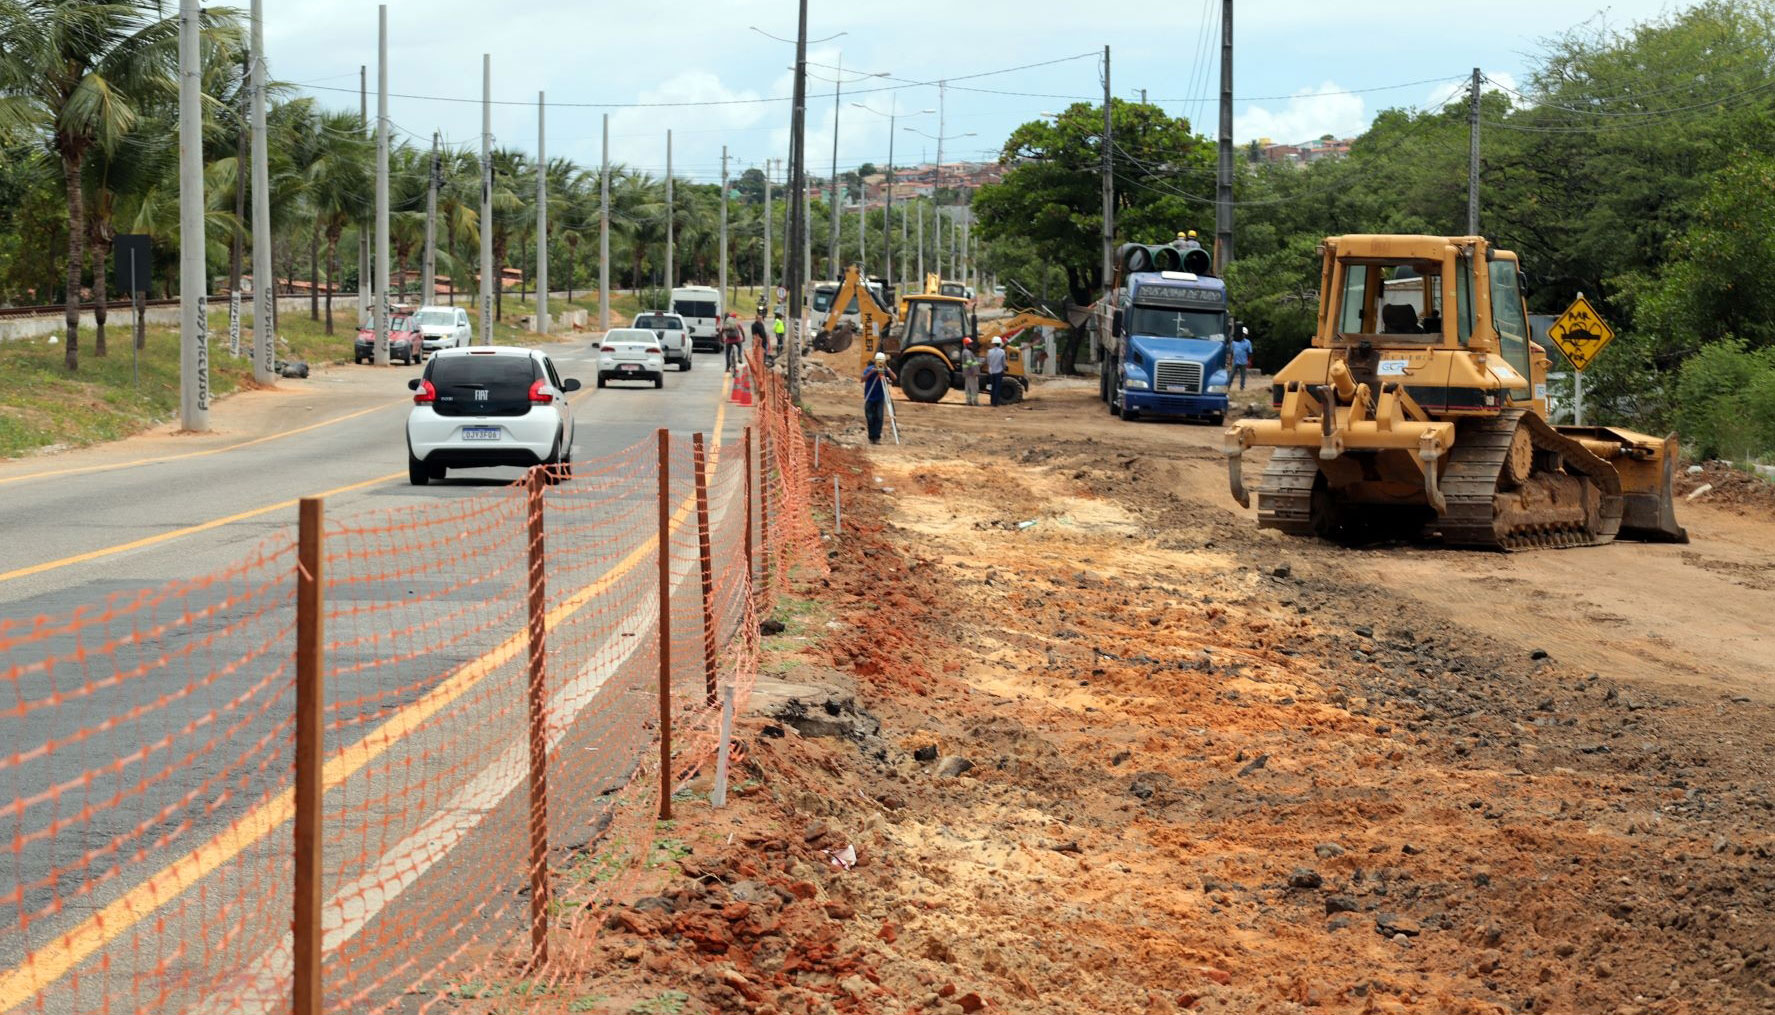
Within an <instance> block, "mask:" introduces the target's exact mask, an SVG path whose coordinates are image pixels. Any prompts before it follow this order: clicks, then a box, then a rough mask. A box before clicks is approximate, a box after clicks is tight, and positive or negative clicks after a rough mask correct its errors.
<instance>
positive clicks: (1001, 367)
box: [986, 336, 1005, 405]
mask: <svg viewBox="0 0 1775 1015" xmlns="http://www.w3.org/2000/svg"><path fill="white" fill-rule="evenodd" d="M986 378H987V383H988V384H990V385H992V404H993V405H1003V404H1004V403H1003V402H1002V401H1000V399H999V388H1000V387H1002V386H1003V385H1004V383H1005V340H1004V339H1002V338H999V337H997V336H994V337H993V339H992V348H990V349H988V350H986Z"/></svg>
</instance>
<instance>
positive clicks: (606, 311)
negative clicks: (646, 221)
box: [598, 113, 610, 331]
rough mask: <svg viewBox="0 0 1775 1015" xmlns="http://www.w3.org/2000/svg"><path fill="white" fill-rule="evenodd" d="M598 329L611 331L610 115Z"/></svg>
mask: <svg viewBox="0 0 1775 1015" xmlns="http://www.w3.org/2000/svg"><path fill="white" fill-rule="evenodd" d="M598 327H599V329H600V330H603V331H609V330H610V114H609V113H605V114H604V171H603V172H601V173H599V174H598Z"/></svg>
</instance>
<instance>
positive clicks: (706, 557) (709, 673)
mask: <svg viewBox="0 0 1775 1015" xmlns="http://www.w3.org/2000/svg"><path fill="white" fill-rule="evenodd" d="M691 460H692V461H693V462H694V463H695V465H696V546H697V557H698V563H699V564H700V565H701V567H702V572H703V690H704V692H705V694H706V695H707V698H706V700H707V703H708V704H710V705H713V704H715V695H716V687H715V670H716V667H715V561H714V554H713V550H712V548H711V547H710V545H709V459H708V456H707V454H706V453H705V452H704V450H703V435H702V434H700V433H699V434H692V435H691Z"/></svg>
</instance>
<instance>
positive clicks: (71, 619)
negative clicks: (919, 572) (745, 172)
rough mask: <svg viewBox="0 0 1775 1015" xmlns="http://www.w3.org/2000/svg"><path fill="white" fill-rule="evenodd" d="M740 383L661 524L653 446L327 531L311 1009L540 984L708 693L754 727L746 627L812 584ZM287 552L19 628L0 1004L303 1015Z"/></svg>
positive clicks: (547, 981)
mask: <svg viewBox="0 0 1775 1015" xmlns="http://www.w3.org/2000/svg"><path fill="white" fill-rule="evenodd" d="M752 377H753V378H754V380H753V385H754V387H753V391H754V395H753V397H754V400H755V405H754V408H753V411H752V413H751V417H750V424H751V428H752V434H751V437H752V439H751V443H750V447H751V450H752V452H753V454H752V455H751V456H750V457H748V456H747V455H745V454H744V453H743V452H744V450H745V449H746V447H747V445H746V444H744V443H742V442H741V441H738V440H733V439H729V440H726V441H725V442H718V441H716V440H711V441H710V442H709V443H708V444H707V445H706V446H705V448H704V449H703V451H704V453H703V455H702V461H701V466H702V477H703V483H702V484H701V485H702V492H703V497H702V498H700V499H699V497H698V483H697V481H696V479H697V464H698V463H697V455H696V454H695V450H694V448H693V442H692V440H691V439H689V438H688V437H685V436H682V435H673V436H671V437H670V438H669V439H667V440H666V441H665V444H664V452H665V462H666V467H667V469H668V474H667V476H666V482H665V484H664V488H663V492H664V506H665V512H664V514H665V530H664V531H663V533H662V530H661V504H662V501H661V493H662V485H661V482H660V479H661V476H660V471H659V470H660V464H661V445H660V444H659V443H657V442H655V441H646V442H643V443H641V444H638V445H636V446H634V447H631V448H628V449H626V450H624V451H622V452H619V453H616V454H613V455H610V456H607V457H605V458H601V459H597V460H595V461H589V462H582V463H576V464H575V465H574V466H573V468H572V473H573V474H572V476H571V478H569V477H567V476H564V475H554V476H552V477H549V478H552V479H554V480H556V481H555V482H548V483H545V482H542V481H541V480H542V478H543V474H542V472H541V471H540V470H533V472H532V474H531V479H528V480H526V481H525V482H523V483H519V484H515V485H513V486H509V487H504V488H496V489H490V490H487V491H484V492H479V493H476V494H471V495H467V496H464V497H461V498H460V499H454V500H435V501H429V502H427V503H425V504H424V505H423V506H413V507H403V508H397V509H390V510H383V511H374V512H362V513H357V514H352V515H344V516H340V517H336V518H329V519H328V520H327V521H326V523H325V526H324V530H323V532H322V534H321V535H322V537H323V538H322V543H321V545H322V547H323V551H322V560H321V574H320V576H319V577H320V590H321V594H322V601H323V607H322V615H323V636H322V653H321V657H322V659H323V660H324V663H323V667H322V683H323V687H322V700H324V702H325V706H324V712H323V723H322V728H323V735H324V741H323V748H322V751H321V764H320V766H319V780H320V785H321V787H322V794H323V795H322V805H321V814H320V821H319V827H320V835H319V847H320V852H321V870H322V872H323V874H322V877H321V879H320V882H321V883H320V897H321V899H322V904H321V908H320V930H321V953H322V959H321V967H320V979H321V982H322V984H323V985H324V994H323V1001H324V1009H325V1010H327V1011H333V1012H357V1011H380V1010H393V1009H397V1008H398V1009H401V1010H408V1009H412V1010H417V1011H426V1010H430V1009H433V1008H437V1007H439V1006H452V1005H454V1004H455V1002H457V1001H460V1000H463V999H465V998H466V997H470V996H477V995H483V994H485V993H487V992H490V991H497V992H499V993H501V994H502V995H503V996H504V997H505V998H506V1001H505V1002H504V1003H506V1004H507V1005H517V1006H523V1005H524V1004H525V999H526V998H530V997H534V998H536V999H538V1000H539V1001H541V1000H542V999H544V998H547V997H549V996H551V994H552V986H553V985H557V984H558V982H559V981H560V980H561V978H563V977H565V976H568V975H570V973H571V970H572V968H573V966H574V963H573V962H572V959H573V949H574V948H575V947H576V946H577V945H579V944H580V943H582V942H583V941H584V940H586V939H588V937H589V936H591V935H592V934H595V932H596V930H597V922H596V921H597V915H598V910H597V908H596V906H595V904H596V903H597V902H598V901H600V900H602V899H607V898H609V897H611V895H612V893H614V892H617V891H620V890H622V889H623V888H624V886H625V885H626V884H627V882H628V881H629V879H631V878H632V877H633V876H635V875H636V874H638V873H639V872H641V871H642V870H644V869H645V867H646V865H647V864H648V863H649V862H650V861H653V860H655V859H656V858H657V857H656V848H655V847H656V829H655V826H654V819H655V815H656V814H658V813H659V811H660V809H661V804H662V801H661V799H660V794H661V792H662V789H661V787H662V785H663V786H665V787H667V788H666V790H665V792H671V793H674V795H675V796H676V797H677V799H676V800H674V801H672V802H673V803H674V804H675V805H678V806H692V805H694V801H695V800H696V799H697V798H698V796H699V794H700V793H701V792H702V789H703V786H702V784H701V783H700V782H699V781H698V779H699V777H700V776H703V775H706V771H705V770H706V769H708V768H709V767H711V766H709V764H708V763H709V762H710V760H711V759H712V757H713V751H714V740H715V733H716V730H717V728H718V724H719V717H720V709H721V705H720V700H721V698H720V695H719V694H715V695H711V694H710V690H711V684H712V683H713V686H714V687H715V688H716V689H719V688H720V687H722V686H723V685H732V686H733V687H734V689H735V692H736V695H737V697H738V698H739V699H740V703H741V707H743V702H744V698H745V696H746V695H747V693H748V692H749V691H750V688H751V685H752V682H753V680H754V679H755V677H756V673H757V661H758V650H759V637H758V620H759V617H760V616H761V615H763V614H764V613H765V611H766V610H767V609H768V608H769V606H768V604H769V602H770V601H771V600H772V599H773V598H774V595H775V593H776V591H777V590H779V589H780V588H782V587H783V583H784V582H785V581H786V579H787V576H788V574H789V573H790V572H791V571H792V570H793V569H795V568H797V567H801V566H805V565H814V566H819V565H823V559H822V558H821V556H820V554H819V537H818V533H817V532H816V531H815V530H814V528H813V526H812V521H811V516H810V515H809V510H808V489H807V483H808V462H807V442H806V438H805V435H804V434H803V431H802V428H801V423H800V414H799V412H798V410H796V409H795V408H794V406H793V405H791V404H790V403H789V401H788V398H787V395H786V392H785V391H784V390H783V386H782V382H781V379H780V378H779V377H778V376H777V375H775V374H774V373H771V372H769V371H766V370H763V369H761V368H760V367H759V366H758V364H756V362H755V363H754V365H753V370H752ZM728 436H729V437H730V438H731V437H732V436H733V435H731V434H730V435H728ZM748 547H750V554H749V555H748ZM295 558H296V554H295V551H294V543H293V542H292V541H291V540H290V538H289V537H287V536H285V537H282V538H280V539H278V540H274V541H272V542H268V543H267V544H265V545H264V546H262V547H260V548H259V549H258V550H257V551H255V553H254V554H253V555H252V557H251V558H249V559H248V560H246V561H243V562H242V563H241V564H239V565H237V566H235V567H233V568H229V569H227V570H225V571H223V572H219V573H218V574H216V575H212V576H210V577H207V578H203V579H199V580H195V581H189V582H179V583H172V584H169V585H167V586H165V587H163V588H160V589H155V590H147V591H143V592H139V593H131V594H128V595H120V596H117V597H114V598H113V599H112V600H110V601H109V602H108V603H106V604H105V605H104V606H103V607H102V608H99V609H94V610H82V611H76V612H74V613H73V614H70V615H67V616H63V617H51V618H40V619H39V620H37V621H35V622H32V623H27V624H19V623H0V688H3V689H4V691H5V692H6V693H5V697H4V698H0V735H4V737H5V739H4V741H3V742H4V743H5V744H7V745H8V747H7V748H6V749H5V750H6V753H4V754H0V773H3V774H0V778H3V779H4V780H5V781H4V782H0V787H3V789H0V792H4V793H8V794H10V796H11V802H10V803H9V804H8V805H7V806H6V817H7V819H8V820H7V824H8V825H9V826H10V827H9V831H10V836H9V842H8V845H7V847H6V856H7V860H8V866H9V867H10V868H11V869H12V870H13V872H14V885H13V887H12V888H11V890H10V891H9V893H8V894H6V895H4V896H0V900H3V901H4V903H5V907H6V910H7V911H8V915H9V916H10V919H8V920H7V921H6V922H5V923H4V924H0V1015H4V1013H9V1012H12V1011H15V1010H35V1011H58V1012H59V1011H68V1012H85V1011H106V1012H283V1011H287V1010H289V1006H290V998H291V990H292V984H293V982H294V979H295V976H296V969H295V961H296V960H295V954H294V953H295V949H294V946H293V938H292V935H291V932H290V913H291V905H292V902H291V900H292V898H293V894H294V889H293V886H292V882H293V879H294V878H295V871H294V863H293V860H292V832H291V822H292V816H293V812H294V806H295V804H294V794H293V792H292V786H293V784H294V781H295V773H294V764H295V760H294V748H293V738H294V722H295V720H294V698H295V681H296V679H297V677H296V674H295V650H294V631H295V611H296V596H295V590H296V585H297V577H298V575H297V571H298V565H297V561H296V559H295ZM662 558H663V559H662ZM662 567H663V569H664V571H663V575H664V580H665V582H666V586H665V588H666V590H667V595H666V597H665V599H664V600H663V601H662V599H661V595H660V593H661V584H660V583H661V578H662ZM662 622H663V623H665V624H666V625H667V626H668V627H669V631H665V632H662ZM534 632H540V633H541V636H542V639H543V641H542V645H541V646H540V647H534V648H533V646H532V635H533V633H534ZM662 634H665V635H667V636H666V637H662ZM662 650H666V651H669V652H670V665H669V667H666V668H664V669H665V673H664V677H665V681H666V685H667V687H668V688H669V691H670V697H669V701H670V711H669V712H668V713H666V714H665V715H664V716H662V714H661V712H660V706H661V700H660V690H661V686H660V683H661V679H662V666H661V652H662ZM711 656H713V659H712V660H711ZM711 663H712V669H711ZM662 719H666V720H669V722H670V726H671V730H672V746H673V752H672V757H671V760H670V763H669V767H668V768H667V769H666V770H665V771H664V772H662V771H661V768H660V764H661V762H660V759H659V748H660V739H659V737H660V733H661V724H662ZM538 752H539V753H538ZM533 755H534V756H533ZM539 889H540V892H539ZM545 956H546V958H547V959H548V961H547V962H546V963H544V964H542V965H540V966H535V965H533V960H536V959H539V958H543V957H545Z"/></svg>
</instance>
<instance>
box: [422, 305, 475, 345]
mask: <svg viewBox="0 0 1775 1015" xmlns="http://www.w3.org/2000/svg"><path fill="white" fill-rule="evenodd" d="M413 324H414V325H415V326H416V327H417V328H418V329H419V335H420V344H421V345H422V346H423V347H424V349H425V351H426V352H434V351H436V350H438V349H460V348H462V347H464V346H469V345H473V344H475V333H474V327H473V326H472V325H470V324H469V322H468V311H467V310H466V309H464V308H462V307H420V308H419V310H418V312H416V313H415V314H413Z"/></svg>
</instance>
